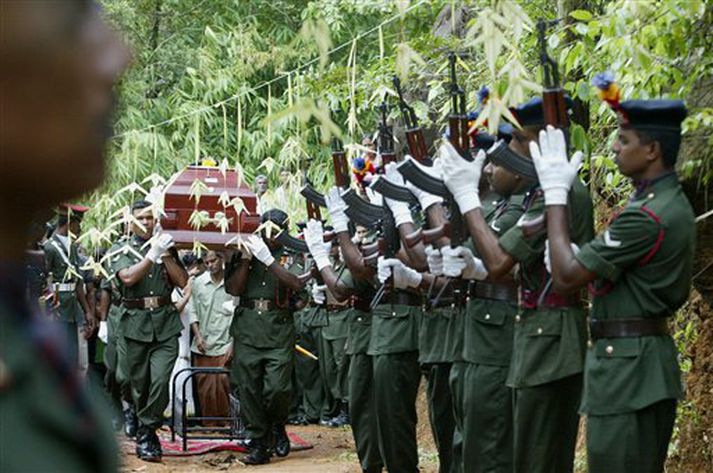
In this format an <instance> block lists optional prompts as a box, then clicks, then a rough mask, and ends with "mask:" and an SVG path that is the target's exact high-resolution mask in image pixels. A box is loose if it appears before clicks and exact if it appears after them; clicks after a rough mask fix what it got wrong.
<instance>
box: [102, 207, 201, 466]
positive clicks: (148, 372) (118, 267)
mask: <svg viewBox="0 0 713 473" xmlns="http://www.w3.org/2000/svg"><path fill="white" fill-rule="evenodd" d="M131 212H132V214H133V216H134V218H135V219H136V221H137V222H138V223H140V224H141V226H142V227H143V228H141V227H140V226H139V225H138V224H137V223H132V225H131V231H132V236H131V238H129V240H128V241H127V242H126V245H125V246H124V248H123V249H122V250H121V251H120V252H119V254H118V255H117V256H118V258H116V257H114V258H115V260H114V261H112V270H114V271H116V272H115V275H116V277H117V279H118V282H119V292H120V293H121V297H122V299H121V311H122V314H121V322H120V324H119V325H120V328H119V330H120V332H121V334H122V335H123V336H124V341H125V344H126V364H125V367H126V371H127V374H128V377H129V384H130V386H131V394H132V397H133V400H134V406H135V408H136V415H137V418H138V421H139V422H138V429H137V433H136V455H137V456H138V457H139V458H141V459H142V460H146V461H160V460H161V456H162V451H161V443H160V442H159V440H158V436H157V435H156V430H157V429H158V428H159V427H160V426H161V424H162V423H163V411H164V409H165V408H166V405H168V401H169V389H168V384H169V381H170V376H171V370H172V368H173V364H174V363H175V362H176V357H177V356H178V335H179V334H180V333H181V330H182V329H183V325H182V324H181V319H180V315H179V313H178V311H177V310H176V307H175V306H174V305H173V303H172V302H171V292H172V291H173V288H174V287H176V286H178V287H181V288H182V287H184V286H185V285H186V282H187V280H188V273H186V270H185V269H184V268H183V265H181V263H180V262H179V260H178V253H177V252H176V250H175V249H174V248H173V245H174V243H173V238H172V237H171V236H170V235H168V234H166V233H157V234H154V228H155V223H156V221H155V219H154V216H153V208H152V206H151V205H150V204H149V203H148V202H146V201H143V200H140V201H137V202H135V203H134V204H133V205H132V207H131Z"/></svg>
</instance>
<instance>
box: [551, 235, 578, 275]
mask: <svg viewBox="0 0 713 473" xmlns="http://www.w3.org/2000/svg"><path fill="white" fill-rule="evenodd" d="M569 246H570V248H572V252H573V253H574V254H575V255H576V254H577V253H579V246H577V245H576V244H574V243H572V242H570V244H569ZM543 260H544V262H545V268H547V272H548V273H550V274H552V259H551V257H550V240H545V256H544V258H543Z"/></svg>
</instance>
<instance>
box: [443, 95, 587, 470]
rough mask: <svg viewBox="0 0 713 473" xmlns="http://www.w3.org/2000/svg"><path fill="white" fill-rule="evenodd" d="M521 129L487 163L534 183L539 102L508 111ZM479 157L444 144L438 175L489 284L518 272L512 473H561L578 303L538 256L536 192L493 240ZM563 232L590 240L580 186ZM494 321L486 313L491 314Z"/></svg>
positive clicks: (580, 343) (577, 383) (575, 380)
mask: <svg viewBox="0 0 713 473" xmlns="http://www.w3.org/2000/svg"><path fill="white" fill-rule="evenodd" d="M512 112H513V115H514V116H515V117H516V118H517V120H518V122H519V124H520V126H521V127H522V128H521V129H517V130H515V131H513V138H512V140H511V141H510V143H509V145H507V146H500V147H498V148H496V149H493V150H492V151H491V152H490V153H489V154H490V156H491V159H498V160H500V162H508V163H509V164H508V167H509V168H510V169H512V170H518V171H516V172H517V173H518V174H520V175H524V174H529V175H530V176H533V179H534V177H535V176H536V174H535V173H534V167H533V164H532V161H531V159H530V149H529V146H528V143H529V141H530V140H532V139H533V138H534V137H536V136H537V132H538V131H539V130H540V129H542V128H543V126H544V116H543V108H542V99H540V98H539V97H538V98H535V99H532V100H530V101H529V102H527V103H525V104H523V105H521V106H519V107H516V108H515V109H513V110H512ZM484 158H485V157H484V156H482V155H481V156H480V157H479V159H476V160H474V161H473V162H468V161H466V160H464V159H462V158H461V157H460V156H459V155H458V153H457V152H455V150H454V149H453V148H452V147H451V146H450V145H449V144H445V145H444V147H443V148H442V150H441V159H442V160H443V175H444V180H445V182H446V185H447V186H448V188H449V190H450V191H451V193H452V194H453V196H454V198H455V200H456V202H457V203H458V206H459V208H460V209H461V212H462V213H463V215H464V217H465V220H466V223H467V225H468V229H469V231H470V235H471V237H472V238H473V241H474V243H475V247H476V248H477V250H478V254H479V256H480V257H481V258H482V260H483V262H484V263H485V267H486V268H487V270H488V274H489V276H490V277H491V278H492V279H493V280H498V279H501V278H504V277H506V276H507V275H508V274H509V273H510V272H511V271H512V270H513V268H514V267H515V265H516V264H518V265H519V271H518V275H517V280H518V285H519V299H520V311H519V313H518V314H517V315H516V316H515V329H514V342H513V354H512V361H511V364H510V370H509V373H508V379H507V385H508V386H509V387H511V388H514V414H513V415H514V452H515V453H514V455H515V456H514V470H515V471H516V472H552V471H556V472H567V471H571V470H572V468H573V462H574V448H575V442H576V438H577V427H578V423H579V417H578V415H577V406H578V404H579V400H580V396H581V389H582V370H583V361H584V351H585V341H586V326H585V315H584V310H583V307H582V301H581V297H579V296H577V295H564V294H560V293H558V292H557V291H555V290H552V288H551V282H549V278H548V277H547V273H546V269H545V267H544V264H543V261H542V257H543V254H544V250H545V236H546V235H545V231H544V225H542V223H543V222H544V215H543V214H544V199H543V194H542V190H541V189H540V188H539V186H538V185H533V186H532V187H531V188H530V189H528V192H527V195H526V197H525V199H524V204H523V205H524V209H523V211H524V214H523V215H522V217H521V218H520V219H519V220H518V222H517V224H516V225H514V226H513V227H511V228H510V229H509V230H508V231H506V232H505V233H504V234H503V235H502V236H500V237H498V235H497V233H496V232H495V231H494V230H493V229H492V228H491V227H490V226H489V225H488V223H487V222H486V220H485V218H484V215H483V213H482V210H481V207H482V205H481V202H480V197H479V194H478V189H477V187H476V186H474V185H473V182H479V179H480V175H481V170H482V166H483V162H484ZM569 198H570V199H571V205H570V215H569V225H570V228H571V234H572V237H573V239H574V240H575V241H576V242H578V243H583V242H585V241H588V240H589V239H590V238H591V236H592V234H593V219H592V213H593V210H592V202H591V199H590V198H589V194H588V193H587V191H586V189H585V188H584V186H583V185H582V184H581V182H579V181H578V180H577V181H576V182H575V184H574V185H573V187H572V192H571V193H570V194H569ZM491 317H492V314H491Z"/></svg>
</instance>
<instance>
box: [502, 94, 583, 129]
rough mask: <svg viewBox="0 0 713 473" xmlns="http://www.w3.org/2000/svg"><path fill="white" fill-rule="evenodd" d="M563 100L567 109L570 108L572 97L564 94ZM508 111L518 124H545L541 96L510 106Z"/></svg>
mask: <svg viewBox="0 0 713 473" xmlns="http://www.w3.org/2000/svg"><path fill="white" fill-rule="evenodd" d="M564 100H565V103H566V104H567V110H568V111H569V110H571V109H572V105H573V103H574V102H573V101H572V99H571V98H569V96H567V95H565V97H564ZM510 112H512V114H513V115H514V116H515V118H517V121H518V123H519V124H520V126H523V127H525V126H544V124H545V113H544V111H543V109H542V97H534V98H532V99H530V100H529V101H527V102H525V103H524V104H522V105H518V106H517V107H513V108H511V109H510Z"/></svg>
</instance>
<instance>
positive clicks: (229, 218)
mask: <svg viewBox="0 0 713 473" xmlns="http://www.w3.org/2000/svg"><path fill="white" fill-rule="evenodd" d="M224 173H225V174H223V172H221V170H220V169H219V168H217V167H207V166H188V167H187V168H186V169H184V170H183V171H181V172H180V173H179V174H178V176H177V177H175V178H174V179H172V180H171V181H170V182H169V184H168V187H167V188H166V192H165V195H164V201H163V210H164V213H165V215H164V216H162V217H161V227H162V229H163V230H164V231H165V232H166V233H169V234H171V235H172V236H173V238H174V240H175V242H176V246H177V247H178V248H193V247H194V244H195V242H200V243H202V244H203V245H204V246H205V247H207V248H209V249H215V250H220V249H224V248H225V247H226V244H229V243H233V242H235V241H236V240H237V239H238V236H239V235H238V234H242V235H240V236H242V237H247V236H248V234H250V233H252V232H253V231H255V229H257V227H258V226H259V225H260V215H259V214H258V213H257V197H256V196H255V194H254V193H253V192H252V191H251V190H250V188H249V187H247V185H245V183H238V174H237V172H235V171H234V170H225V171H224Z"/></svg>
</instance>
